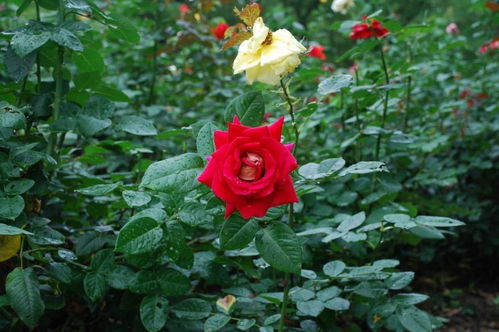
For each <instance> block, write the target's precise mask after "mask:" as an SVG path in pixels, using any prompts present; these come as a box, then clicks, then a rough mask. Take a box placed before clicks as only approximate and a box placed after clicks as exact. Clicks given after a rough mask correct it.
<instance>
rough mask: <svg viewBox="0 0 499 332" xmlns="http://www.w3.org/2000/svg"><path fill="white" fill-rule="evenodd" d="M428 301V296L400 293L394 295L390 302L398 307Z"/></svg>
mask: <svg viewBox="0 0 499 332" xmlns="http://www.w3.org/2000/svg"><path fill="white" fill-rule="evenodd" d="M427 299H428V295H423V294H417V293H401V294H397V295H395V296H394V297H393V298H392V300H393V302H394V303H396V304H398V305H404V306H408V305H413V304H418V303H421V302H424V301H426V300H427Z"/></svg>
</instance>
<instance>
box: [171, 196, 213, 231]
mask: <svg viewBox="0 0 499 332" xmlns="http://www.w3.org/2000/svg"><path fill="white" fill-rule="evenodd" d="M177 215H178V218H179V219H180V221H182V222H183V223H185V224H188V225H189V226H191V227H196V226H199V225H203V224H207V223H210V222H212V221H213V217H212V216H211V215H209V214H207V213H206V210H205V207H204V205H202V204H201V203H198V202H189V203H187V204H185V205H184V206H183V207H182V209H181V210H180V211H179V212H178V213H177Z"/></svg>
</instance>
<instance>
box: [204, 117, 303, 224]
mask: <svg viewBox="0 0 499 332" xmlns="http://www.w3.org/2000/svg"><path fill="white" fill-rule="evenodd" d="M283 123H284V118H280V119H279V120H277V121H276V122H274V123H273V124H271V125H269V126H260V127H247V126H244V125H242V124H241V123H240V122H239V119H238V118H237V116H236V117H234V120H233V122H230V123H229V124H228V130H227V131H215V133H214V142H215V148H216V151H215V152H214V153H213V154H212V155H211V157H209V162H208V165H207V166H206V168H205V169H204V171H203V172H202V173H201V175H199V177H198V181H200V182H201V183H203V184H205V185H207V186H208V187H210V188H211V190H212V191H213V193H214V194H215V196H217V197H218V198H220V199H221V200H223V201H224V202H225V204H226V205H225V218H228V217H229V216H230V215H231V214H232V213H234V212H235V211H236V210H237V211H239V212H240V213H241V215H242V216H243V218H245V219H249V218H251V217H263V216H265V214H266V213H267V210H268V209H270V208H271V207H274V206H278V205H283V204H288V203H296V202H298V197H297V196H296V192H295V188H294V187H293V180H292V178H291V176H290V174H289V173H291V172H292V171H293V170H295V169H296V168H297V167H298V165H297V163H296V159H295V158H294V157H293V155H292V154H291V150H292V147H293V145H292V144H287V145H285V144H282V143H281V133H282V126H283Z"/></svg>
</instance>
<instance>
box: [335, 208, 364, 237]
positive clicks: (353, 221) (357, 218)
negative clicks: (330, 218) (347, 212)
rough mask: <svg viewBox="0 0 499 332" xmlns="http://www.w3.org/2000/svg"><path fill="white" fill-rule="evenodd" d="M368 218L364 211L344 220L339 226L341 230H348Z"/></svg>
mask: <svg viewBox="0 0 499 332" xmlns="http://www.w3.org/2000/svg"><path fill="white" fill-rule="evenodd" d="M365 220H366V214H365V212H364V211H362V212H359V213H357V214H354V215H353V216H350V217H348V218H346V219H345V220H343V221H342V222H341V224H340V225H339V226H338V231H339V232H347V231H349V230H351V229H354V228H356V227H359V226H360V225H362V223H363V222H364V221H365Z"/></svg>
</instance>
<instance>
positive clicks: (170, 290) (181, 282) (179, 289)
mask: <svg viewBox="0 0 499 332" xmlns="http://www.w3.org/2000/svg"><path fill="white" fill-rule="evenodd" d="M156 275H157V282H158V286H159V288H160V289H161V292H162V293H163V294H165V295H168V296H177V295H185V294H186V293H187V292H188V291H189V289H190V288H191V283H190V281H189V279H188V278H187V277H186V276H184V275H183V274H182V273H180V272H179V271H177V270H174V269H161V270H159V271H157V272H156Z"/></svg>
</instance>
